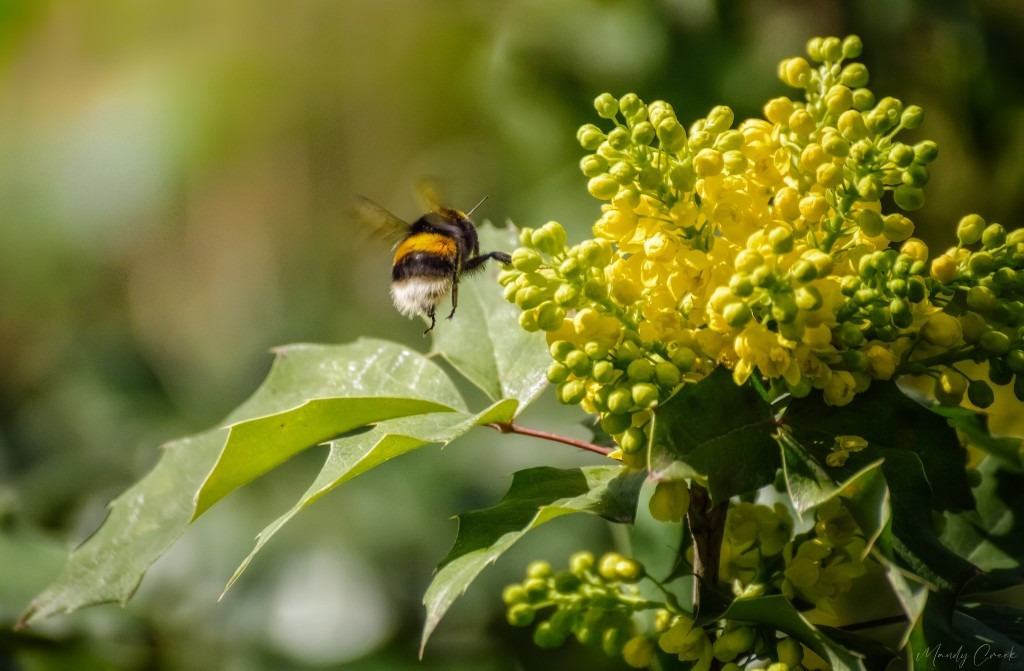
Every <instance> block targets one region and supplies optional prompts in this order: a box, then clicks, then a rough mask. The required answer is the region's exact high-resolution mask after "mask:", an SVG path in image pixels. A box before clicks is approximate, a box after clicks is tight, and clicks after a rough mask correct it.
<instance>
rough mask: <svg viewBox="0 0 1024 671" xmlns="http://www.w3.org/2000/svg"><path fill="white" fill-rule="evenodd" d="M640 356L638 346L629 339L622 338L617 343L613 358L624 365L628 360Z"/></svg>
mask: <svg viewBox="0 0 1024 671" xmlns="http://www.w3.org/2000/svg"><path fill="white" fill-rule="evenodd" d="M639 356H640V348H639V347H637V344H636V343H635V342H632V341H630V340H624V341H623V342H622V344H621V345H619V349H618V351H617V352H616V353H615V360H616V361H617V362H619V363H620V364H621V365H623V366H626V365H628V364H629V362H630V361H632V360H633V359H636V358H638V357H639Z"/></svg>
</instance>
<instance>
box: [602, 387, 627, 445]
mask: <svg viewBox="0 0 1024 671" xmlns="http://www.w3.org/2000/svg"><path fill="white" fill-rule="evenodd" d="M609 398H611V397H610V396H609ZM632 422H633V418H632V417H630V416H629V415H628V414H627V415H605V416H604V417H602V418H601V430H602V431H604V432H605V433H607V434H608V435H609V436H617V435H619V434H620V433H622V432H623V431H625V430H626V429H628V428H629V427H630V424H631V423H632Z"/></svg>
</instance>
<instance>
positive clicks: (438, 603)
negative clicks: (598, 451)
mask: <svg viewBox="0 0 1024 671" xmlns="http://www.w3.org/2000/svg"><path fill="white" fill-rule="evenodd" d="M643 479H644V474H643V473H642V472H636V471H629V470H626V469H623V468H622V467H620V466H592V467H587V468H571V469H557V468H548V467H538V468H531V469H527V470H525V471H519V472H518V473H516V474H515V475H514V476H513V479H512V486H511V487H510V488H509V491H508V493H507V494H505V496H504V498H502V500H501V501H500V502H499V503H498V504H497V505H495V506H493V507H491V508H486V509H484V510H476V511H472V512H468V513H463V514H462V515H459V532H458V536H457V537H456V539H455V545H454V547H452V549H451V551H450V552H449V553H448V556H447V557H445V559H444V560H443V561H442V562H441V564H440V566H439V567H438V571H437V574H436V575H435V576H434V580H433V581H432V582H431V583H430V587H429V588H427V593H426V595H424V597H423V603H424V604H425V605H426V607H427V618H426V623H425V624H424V627H423V638H422V643H421V651H422V647H423V646H425V645H426V642H427V639H428V638H430V634H431V633H433V631H434V629H435V628H436V627H437V624H438V623H439V622H440V621H441V618H442V617H443V616H444V614H445V613H446V612H447V611H448V609H449V608H450V607H451V605H452V603H454V602H455V599H457V598H458V597H459V596H460V595H461V594H462V593H463V592H465V591H466V588H468V587H469V585H470V583H472V582H473V580H474V579H475V578H476V577H477V575H479V574H480V572H481V571H483V570H484V568H486V567H487V565H488V564H491V563H493V562H494V561H495V560H497V558H498V557H499V556H501V554H502V553H503V552H505V551H506V550H508V549H509V548H510V547H511V546H512V545H513V544H514V543H515V542H516V541H518V540H519V539H520V538H522V537H523V535H525V534H526V533H527V532H529V531H531V530H532V529H535V528H537V527H539V526H540V525H542V524H544V523H546V522H550V521H551V520H553V519H556V518H558V517H561V516H563V515H569V514H572V513H590V514H593V515H600V516H601V517H604V518H606V519H609V520H611V521H613V522H621V523H629V522H632V521H633V519H634V515H635V513H636V501H637V497H638V495H639V492H640V485H641V484H642V483H643Z"/></svg>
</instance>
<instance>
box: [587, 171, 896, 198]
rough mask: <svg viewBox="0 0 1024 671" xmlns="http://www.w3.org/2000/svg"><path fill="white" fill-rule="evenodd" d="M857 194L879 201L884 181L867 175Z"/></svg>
mask: <svg viewBox="0 0 1024 671" xmlns="http://www.w3.org/2000/svg"><path fill="white" fill-rule="evenodd" d="M590 181H591V182H593V181H594V180H590ZM591 193H593V191H591ZM857 193H858V194H859V195H860V197H861V198H862V199H863V200H878V199H879V198H881V197H882V181H881V180H880V179H878V176H877V175H865V176H864V177H861V178H860V179H859V180H858V181H857Z"/></svg>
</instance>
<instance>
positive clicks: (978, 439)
mask: <svg viewBox="0 0 1024 671" xmlns="http://www.w3.org/2000/svg"><path fill="white" fill-rule="evenodd" d="M932 412H934V413H936V414H938V415H942V416H943V417H945V418H946V419H947V421H948V422H949V425H950V426H952V427H954V428H956V429H959V430H960V431H961V432H963V434H964V436H966V437H967V439H968V440H969V441H970V442H971V444H972V445H974V446H976V447H978V448H980V449H982V450H984V451H985V452H988V453H989V454H991V455H992V456H994V457H996V458H998V459H1000V460H1002V462H1003V463H1004V464H1006V465H1007V466H1009V467H1010V468H1013V469H1015V470H1018V471H1019V470H1024V441H1022V440H1021V439H1020V438H1015V437H1012V436H993V435H992V434H991V433H990V432H989V428H988V415H986V414H983V413H980V412H974V411H973V410H968V409H967V408H962V407H960V406H956V407H946V406H942V405H937V406H935V407H933V408H932Z"/></svg>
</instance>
